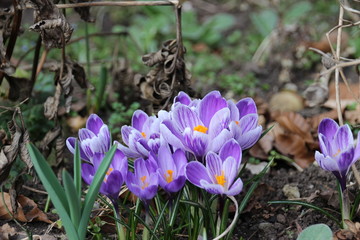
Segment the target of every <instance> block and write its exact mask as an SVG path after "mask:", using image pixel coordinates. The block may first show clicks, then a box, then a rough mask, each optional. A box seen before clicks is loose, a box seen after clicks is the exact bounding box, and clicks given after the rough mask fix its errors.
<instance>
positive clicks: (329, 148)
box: [315, 118, 360, 191]
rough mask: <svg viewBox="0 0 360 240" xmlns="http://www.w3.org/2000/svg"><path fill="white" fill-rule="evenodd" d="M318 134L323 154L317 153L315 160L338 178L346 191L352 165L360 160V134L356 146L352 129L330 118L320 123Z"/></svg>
mask: <svg viewBox="0 0 360 240" xmlns="http://www.w3.org/2000/svg"><path fill="white" fill-rule="evenodd" d="M318 133H319V143H320V150H321V153H320V152H319V151H316V152H315V160H316V161H317V163H318V164H319V166H320V167H321V168H323V169H324V170H327V171H331V172H332V173H333V174H334V175H335V176H336V178H337V179H338V181H339V183H340V186H341V189H342V190H343V191H344V190H345V189H346V175H347V173H348V172H349V169H350V167H351V165H353V164H354V163H355V162H356V161H357V160H358V159H359V158H360V134H358V138H357V144H356V146H354V139H353V135H352V133H351V130H350V127H349V126H348V125H347V124H346V125H343V126H341V127H339V125H338V124H337V123H336V122H335V121H334V120H332V119H330V118H325V119H323V120H322V121H321V122H320V125H319V129H318Z"/></svg>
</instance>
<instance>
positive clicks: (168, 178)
mask: <svg viewBox="0 0 360 240" xmlns="http://www.w3.org/2000/svg"><path fill="white" fill-rule="evenodd" d="M166 172H167V174H168V176H166V174H164V175H165V179H166V182H167V183H170V182H172V181H173V180H174V179H173V172H174V171H173V170H167V171H166Z"/></svg>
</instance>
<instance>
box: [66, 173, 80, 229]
mask: <svg viewBox="0 0 360 240" xmlns="http://www.w3.org/2000/svg"><path fill="white" fill-rule="evenodd" d="M62 177H63V183H64V189H65V194H66V198H67V200H68V203H69V208H70V218H71V221H72V222H73V224H74V226H75V228H76V229H77V228H78V227H79V223H80V217H81V198H80V197H79V196H78V194H77V192H76V188H75V185H74V181H73V179H72V177H71V176H70V174H69V173H68V172H67V171H66V170H65V169H64V170H63V172H62Z"/></svg>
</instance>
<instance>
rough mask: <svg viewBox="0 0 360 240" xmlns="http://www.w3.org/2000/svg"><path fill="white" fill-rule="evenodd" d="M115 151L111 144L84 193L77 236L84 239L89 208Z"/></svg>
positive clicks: (92, 204) (90, 208) (114, 146)
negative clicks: (87, 189) (86, 191)
mask: <svg viewBox="0 0 360 240" xmlns="http://www.w3.org/2000/svg"><path fill="white" fill-rule="evenodd" d="M115 151H116V145H113V146H112V147H111V149H110V150H109V152H108V153H107V154H106V155H105V157H104V159H103V160H102V162H101V164H100V166H99V168H98V170H97V171H96V174H95V176H94V179H93V181H92V183H91V185H90V188H89V191H88V193H87V194H86V197H85V203H84V209H83V211H82V214H81V220H80V224H79V229H78V233H79V237H80V239H84V238H85V235H86V229H87V228H86V226H87V224H88V222H89V216H90V213H91V210H92V208H93V206H94V202H95V199H96V197H97V194H98V193H99V189H100V187H101V184H102V182H103V180H104V177H105V174H106V172H107V170H108V168H109V166H110V163H111V161H112V159H113V157H114V155H115Z"/></svg>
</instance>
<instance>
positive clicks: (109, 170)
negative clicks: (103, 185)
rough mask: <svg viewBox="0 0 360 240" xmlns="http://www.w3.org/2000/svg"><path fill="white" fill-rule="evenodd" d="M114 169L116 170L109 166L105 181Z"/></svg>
mask: <svg viewBox="0 0 360 240" xmlns="http://www.w3.org/2000/svg"><path fill="white" fill-rule="evenodd" d="M113 170H114V169H113V168H109V169H108V170H107V172H106V176H105V178H104V182H106V181H107V176H109V175H110V173H111V172H112V171H113Z"/></svg>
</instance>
